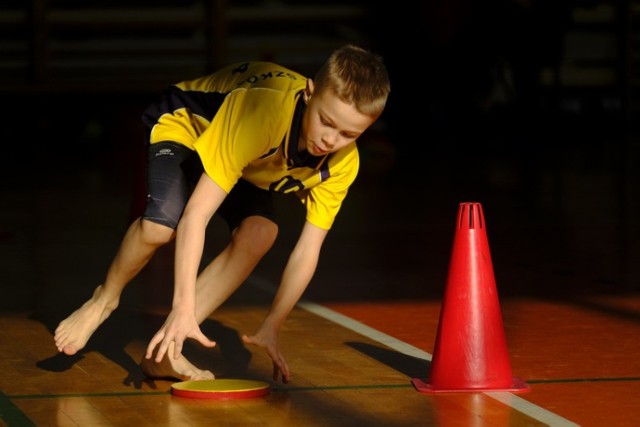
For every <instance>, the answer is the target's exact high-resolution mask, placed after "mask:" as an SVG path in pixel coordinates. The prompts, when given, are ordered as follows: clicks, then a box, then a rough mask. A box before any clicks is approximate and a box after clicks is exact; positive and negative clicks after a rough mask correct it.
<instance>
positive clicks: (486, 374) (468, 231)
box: [411, 203, 529, 393]
mask: <svg viewBox="0 0 640 427" xmlns="http://www.w3.org/2000/svg"><path fill="white" fill-rule="evenodd" d="M411 382H412V384H413V385H414V387H415V388H416V389H417V390H418V391H419V392H422V393H433V392H465V391H514V392H515V391H528V390H529V386H528V385H527V384H526V383H524V382H523V381H522V380H520V379H518V378H513V377H512V375H511V364H510V363H509V353H508V350H507V344H506V339H505V334H504V327H503V324H502V315H501V313H500V305H499V301H498V294H497V290H496V284H495V279H494V274H493V265H492V263H491V254H490V252H489V243H488V240H487V233H486V228H485V222H484V215H483V213H482V205H480V203H461V204H460V207H459V209H458V222H457V224H456V232H455V236H454V241H453V250H452V254H451V262H450V265H449V275H448V277H447V286H446V290H445V295H444V300H443V302H442V308H441V311H440V320H439V323H438V331H437V335H436V341H435V347H434V351H433V358H432V360H431V372H430V375H429V380H428V382H425V381H422V380H420V379H417V378H414V379H413V380H412V381H411Z"/></svg>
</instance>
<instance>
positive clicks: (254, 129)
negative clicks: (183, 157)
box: [143, 62, 359, 230]
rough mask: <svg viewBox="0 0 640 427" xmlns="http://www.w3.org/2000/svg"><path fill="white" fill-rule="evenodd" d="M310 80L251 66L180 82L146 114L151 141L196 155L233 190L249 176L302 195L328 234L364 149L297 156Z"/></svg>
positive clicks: (214, 177) (282, 70)
mask: <svg viewBox="0 0 640 427" xmlns="http://www.w3.org/2000/svg"><path fill="white" fill-rule="evenodd" d="M306 81H307V79H306V77H304V76H302V75H300V74H298V73H296V72H294V71H291V70H289V69H287V68H285V67H282V66H280V65H277V64H274V63H270V62H245V63H239V64H234V65H230V66H228V67H226V68H223V69H221V70H220V71H217V72H215V73H213V74H211V75H208V76H204V77H201V78H198V79H195V80H190V81H184V82H181V83H178V84H175V85H173V86H171V87H169V88H168V89H167V90H166V91H165V93H164V95H163V97H162V100H161V102H159V103H157V104H154V105H152V106H151V107H149V108H148V109H147V110H146V111H145V113H144V115H143V121H144V122H145V124H147V126H149V128H150V136H149V142H150V143H151V144H154V143H158V142H166V141H171V142H176V143H179V144H183V145H185V146H186V147H188V148H190V149H192V150H195V151H196V152H197V153H198V156H199V157H200V160H201V161H202V165H203V167H204V171H205V173H206V174H207V175H208V176H209V177H210V178H211V179H212V180H213V181H214V182H215V183H216V184H218V185H219V186H220V187H221V188H223V189H224V190H225V191H226V192H230V191H231V189H232V188H233V186H234V185H235V183H236V182H237V181H238V179H240V178H242V179H244V180H246V181H248V182H250V183H252V184H253V185H255V186H257V187H259V188H262V189H264V190H269V191H275V192H280V193H292V194H295V195H296V196H298V197H299V198H300V200H301V201H302V202H303V203H304V205H305V207H306V212H307V213H306V219H307V220H308V221H309V222H311V223H312V224H314V225H316V226H317V227H320V228H323V229H326V230H328V229H329V228H331V225H332V224H333V222H334V220H335V217H336V215H337V213H338V211H339V210H340V207H341V205H342V202H343V200H344V198H345V197H346V195H347V191H348V189H349V186H350V185H351V184H352V183H353V181H354V180H355V178H356V175H357V173H358V167H359V156H358V149H357V147H356V144H355V143H354V144H350V145H348V146H347V147H345V148H343V149H341V150H339V151H337V152H335V153H331V154H328V155H326V156H323V157H314V156H311V155H309V154H308V153H306V152H304V153H298V152H297V141H298V135H299V131H300V126H301V122H302V115H303V112H304V108H305V103H304V101H303V99H302V94H303V91H304V89H305V86H306Z"/></svg>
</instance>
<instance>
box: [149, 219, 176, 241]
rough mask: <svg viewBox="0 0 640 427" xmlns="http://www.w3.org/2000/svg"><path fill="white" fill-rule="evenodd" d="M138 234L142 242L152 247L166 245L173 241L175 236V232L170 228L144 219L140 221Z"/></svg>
mask: <svg viewBox="0 0 640 427" xmlns="http://www.w3.org/2000/svg"><path fill="white" fill-rule="evenodd" d="M140 233H141V236H142V240H143V241H144V242H145V243H147V244H149V245H153V246H162V245H164V244H167V243H169V242H170V241H171V240H173V238H174V237H175V235H176V231H175V230H174V229H172V228H171V227H167V226H166V225H162V224H158V223H156V222H152V221H149V220H146V219H141V220H140Z"/></svg>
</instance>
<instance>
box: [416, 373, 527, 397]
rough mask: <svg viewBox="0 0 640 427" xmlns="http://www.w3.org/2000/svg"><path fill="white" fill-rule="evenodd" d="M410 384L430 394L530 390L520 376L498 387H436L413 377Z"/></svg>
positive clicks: (522, 391) (520, 391)
mask: <svg viewBox="0 0 640 427" xmlns="http://www.w3.org/2000/svg"><path fill="white" fill-rule="evenodd" d="M411 384H413V387H414V388H415V389H416V390H417V391H419V392H420V393H425V394H430V393H469V392H483V391H510V392H513V393H518V392H519V393H524V392H527V391H530V390H531V388H530V387H529V385H528V384H527V383H526V382H524V381H523V380H521V379H520V378H515V377H514V378H513V382H512V383H511V385H510V386H509V387H500V388H492V387H480V388H469V387H458V388H447V389H442V388H436V387H433V386H432V385H431V384H428V383H426V382H425V381H423V380H421V379H419V378H414V379H412V380H411Z"/></svg>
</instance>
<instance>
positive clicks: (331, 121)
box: [298, 90, 375, 156]
mask: <svg viewBox="0 0 640 427" xmlns="http://www.w3.org/2000/svg"><path fill="white" fill-rule="evenodd" d="M311 92H312V90H311V91H309V92H307V93H311ZM307 99H308V101H307V109H306V110H305V112H304V116H303V118H302V131H301V133H300V141H299V143H298V150H299V151H304V150H306V151H307V152H309V154H311V155H312V156H324V155H327V154H329V153H333V152H335V151H337V150H339V149H341V148H344V147H346V146H347V145H349V144H351V143H353V142H355V140H356V139H358V137H359V136H360V135H362V133H363V132H364V131H365V130H366V129H367V128H368V127H369V126H371V124H373V122H374V121H375V118H374V117H371V116H367V115H365V114H362V113H360V112H359V111H358V110H356V108H355V106H353V105H350V104H346V103H344V102H342V101H341V100H340V99H339V98H338V97H337V96H335V95H334V94H333V93H332V92H331V91H330V90H325V91H322V92H316V93H313V96H309V97H308V98H307Z"/></svg>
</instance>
